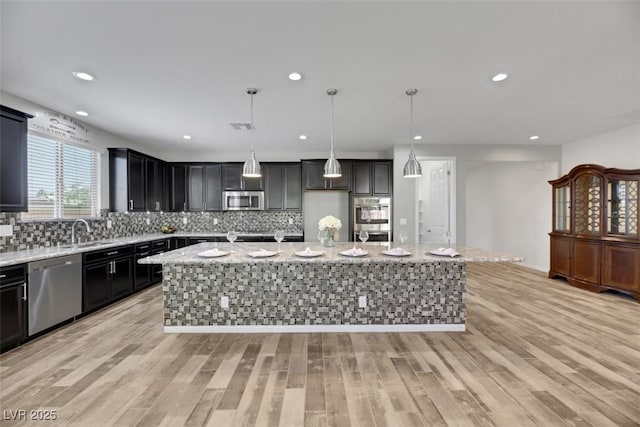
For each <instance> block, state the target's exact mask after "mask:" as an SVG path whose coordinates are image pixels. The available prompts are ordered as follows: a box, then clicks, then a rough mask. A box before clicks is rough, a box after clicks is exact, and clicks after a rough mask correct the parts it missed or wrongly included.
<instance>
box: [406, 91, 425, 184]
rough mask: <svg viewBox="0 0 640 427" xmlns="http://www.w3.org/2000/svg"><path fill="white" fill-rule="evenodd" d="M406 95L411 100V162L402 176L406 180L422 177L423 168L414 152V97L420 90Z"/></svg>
mask: <svg viewBox="0 0 640 427" xmlns="http://www.w3.org/2000/svg"><path fill="white" fill-rule="evenodd" d="M404 93H406V94H407V95H408V96H409V99H410V100H411V102H410V109H409V138H411V152H410V153H409V160H407V163H405V164H404V169H403V170H402V176H404V177H405V178H418V177H421V176H422V167H421V166H420V162H419V161H418V160H416V153H415V152H414V151H413V95H415V94H416V93H418V89H407V90H406V91H405V92H404Z"/></svg>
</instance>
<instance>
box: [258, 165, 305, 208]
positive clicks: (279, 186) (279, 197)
mask: <svg viewBox="0 0 640 427" xmlns="http://www.w3.org/2000/svg"><path fill="white" fill-rule="evenodd" d="M262 171H263V175H264V187H265V210H268V211H274V210H275V211H282V210H284V211H299V210H301V209H302V171H301V166H300V163H263V164H262Z"/></svg>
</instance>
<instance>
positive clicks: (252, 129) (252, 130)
mask: <svg viewBox="0 0 640 427" xmlns="http://www.w3.org/2000/svg"><path fill="white" fill-rule="evenodd" d="M254 130H255V129H254V127H253V93H252V94H251V152H252V153H253V132H254Z"/></svg>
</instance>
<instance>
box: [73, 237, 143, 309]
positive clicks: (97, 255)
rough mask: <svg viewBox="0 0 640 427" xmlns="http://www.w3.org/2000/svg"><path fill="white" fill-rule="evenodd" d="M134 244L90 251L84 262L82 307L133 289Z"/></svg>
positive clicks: (104, 300) (92, 305)
mask: <svg viewBox="0 0 640 427" xmlns="http://www.w3.org/2000/svg"><path fill="white" fill-rule="evenodd" d="M132 252H133V248H132V247H131V246H120V247H117V248H111V249H105V250H102V251H95V252H88V253H85V254H84V255H83V262H82V295H83V300H82V302H83V304H82V305H83V306H82V311H83V312H87V311H91V310H94V309H96V308H99V307H102V306H103V305H106V304H108V303H110V302H111V301H114V300H116V299H118V298H120V297H123V296H125V295H128V294H130V293H131V292H133V289H134V274H133V257H132Z"/></svg>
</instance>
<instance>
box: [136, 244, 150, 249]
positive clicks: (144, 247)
mask: <svg viewBox="0 0 640 427" xmlns="http://www.w3.org/2000/svg"><path fill="white" fill-rule="evenodd" d="M148 247H149V245H144V246H138V249H147V248H148Z"/></svg>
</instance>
